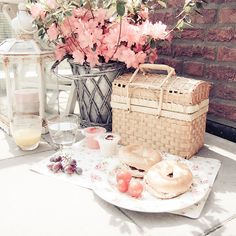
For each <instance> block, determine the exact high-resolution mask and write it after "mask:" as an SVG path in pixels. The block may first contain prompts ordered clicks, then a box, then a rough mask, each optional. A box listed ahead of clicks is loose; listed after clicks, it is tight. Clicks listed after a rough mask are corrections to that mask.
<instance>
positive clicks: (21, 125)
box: [11, 115, 42, 150]
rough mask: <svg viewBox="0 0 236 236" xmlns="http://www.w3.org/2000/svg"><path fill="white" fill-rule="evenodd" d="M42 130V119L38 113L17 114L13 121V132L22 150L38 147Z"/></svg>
mask: <svg viewBox="0 0 236 236" xmlns="http://www.w3.org/2000/svg"><path fill="white" fill-rule="evenodd" d="M41 132H42V120H41V118H40V117H39V116H37V115H15V116H14V117H13V121H12V122H11V133H12V136H13V139H14V141H15V143H16V144H17V146H19V147H20V148H21V149H22V150H34V149H36V148H37V147H38V145H39V142H40V139H41Z"/></svg>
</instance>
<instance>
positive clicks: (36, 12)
mask: <svg viewBox="0 0 236 236" xmlns="http://www.w3.org/2000/svg"><path fill="white" fill-rule="evenodd" d="M43 12H44V9H43V6H42V5H41V4H40V3H35V4H33V5H32V6H31V8H30V13H31V15H32V17H33V18H37V17H40V15H41V14H42V13H43Z"/></svg>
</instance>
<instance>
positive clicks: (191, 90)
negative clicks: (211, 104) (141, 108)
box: [112, 73, 210, 105]
mask: <svg viewBox="0 0 236 236" xmlns="http://www.w3.org/2000/svg"><path fill="white" fill-rule="evenodd" d="M131 76H132V73H127V74H124V75H122V76H120V77H119V78H118V79H117V80H115V81H114V82H113V93H112V94H113V95H119V96H127V94H129V96H130V97H132V98H142V99H147V100H155V101H156V100H159V99H160V96H161V95H160V89H161V88H162V89H163V91H164V93H163V102H165V103H176V104H181V105H195V104H199V103H200V102H201V101H203V100H206V99H208V97H209V90H210V83H208V82H206V81H202V80H196V79H190V78H186V77H181V76H176V75H174V76H171V77H170V78H169V79H168V80H166V82H165V83H164V84H163V80H164V79H165V78H166V75H165V74H157V73H145V74H143V73H138V74H137V75H136V78H135V81H133V82H131V83H130V78H131ZM128 90H129V91H128Z"/></svg>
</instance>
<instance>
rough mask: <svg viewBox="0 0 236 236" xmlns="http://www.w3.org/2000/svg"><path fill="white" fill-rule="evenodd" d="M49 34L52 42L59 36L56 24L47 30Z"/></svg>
mask: <svg viewBox="0 0 236 236" xmlns="http://www.w3.org/2000/svg"><path fill="white" fill-rule="evenodd" d="M47 34H48V37H49V39H50V40H56V39H57V36H58V34H59V31H58V29H57V27H56V24H55V23H53V24H52V25H51V26H50V27H49V28H48V30H47Z"/></svg>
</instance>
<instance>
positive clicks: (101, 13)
mask: <svg viewBox="0 0 236 236" xmlns="http://www.w3.org/2000/svg"><path fill="white" fill-rule="evenodd" d="M94 17H95V20H96V21H97V22H98V23H101V24H102V25H103V24H104V20H105V19H106V18H107V11H106V10H105V9H103V8H99V9H98V10H97V11H96V12H95V13H94Z"/></svg>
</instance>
